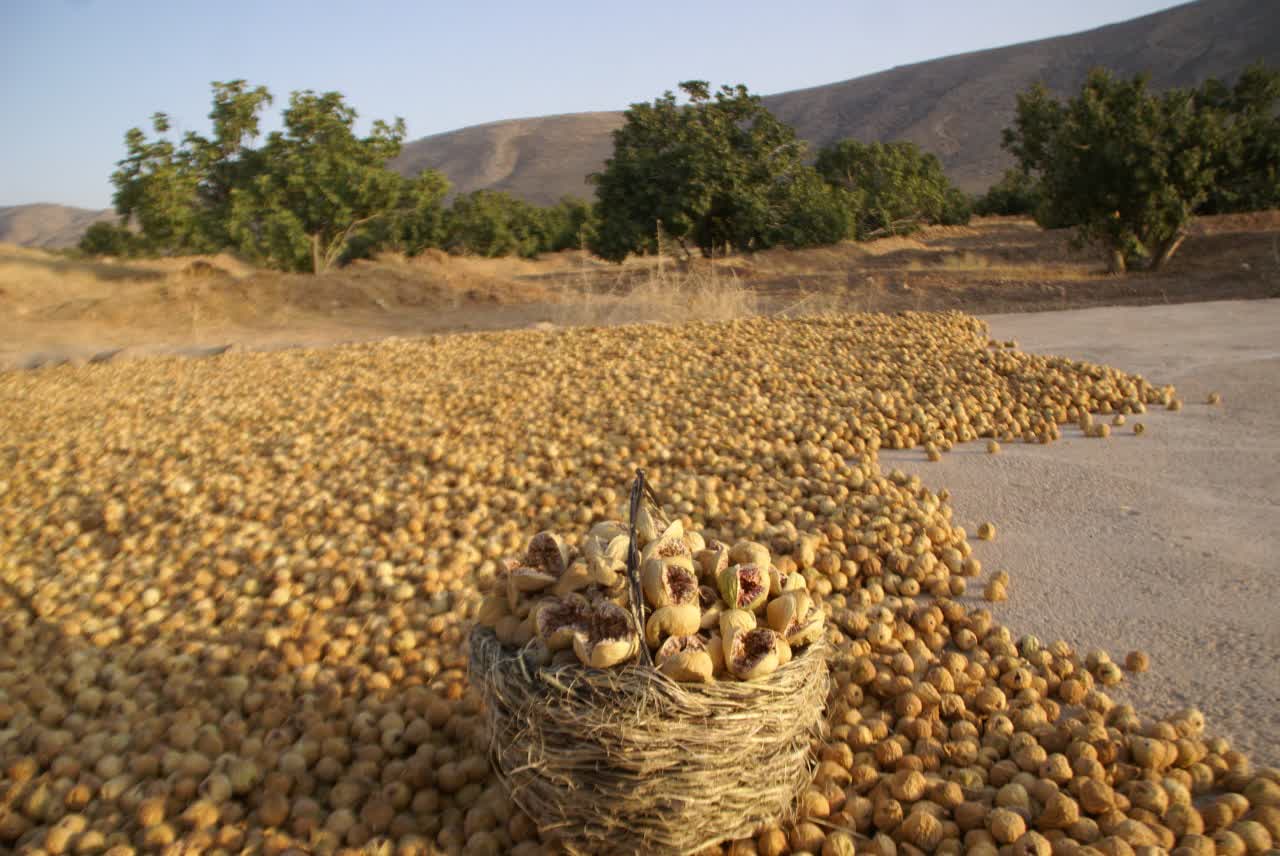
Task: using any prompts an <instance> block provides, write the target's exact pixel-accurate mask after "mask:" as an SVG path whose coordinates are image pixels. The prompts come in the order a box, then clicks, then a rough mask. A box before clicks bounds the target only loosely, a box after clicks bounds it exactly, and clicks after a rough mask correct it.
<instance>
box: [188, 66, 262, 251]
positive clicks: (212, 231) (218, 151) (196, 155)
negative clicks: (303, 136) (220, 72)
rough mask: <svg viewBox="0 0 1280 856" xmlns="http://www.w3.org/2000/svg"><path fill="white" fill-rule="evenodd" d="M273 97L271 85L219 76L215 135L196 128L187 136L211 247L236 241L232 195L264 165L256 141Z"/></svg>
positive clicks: (215, 91)
mask: <svg viewBox="0 0 1280 856" xmlns="http://www.w3.org/2000/svg"><path fill="white" fill-rule="evenodd" d="M272 100H273V99H272V96H271V93H270V92H269V91H267V88H266V87H265V86H256V87H252V88H251V87H250V86H249V84H248V83H247V82H245V81H244V80H232V81H230V82H227V83H220V82H218V81H214V83H213V109H212V110H211V111H210V112H209V121H210V123H211V124H212V127H213V136H212V138H207V137H204V136H202V135H200V134H196V133H188V134H187V135H186V136H185V137H184V138H183V144H184V149H185V150H186V151H187V152H188V153H189V157H188V160H189V162H190V164H191V166H192V168H193V169H194V170H195V171H196V175H197V185H196V200H195V203H196V205H197V210H198V214H197V219H198V227H199V231H200V234H201V237H202V243H204V244H205V245H206V246H209V247H213V248H219V249H220V248H223V247H229V246H231V245H232V244H233V243H234V242H233V241H232V238H231V235H230V232H229V226H230V222H231V195H232V193H233V191H234V190H235V189H236V188H237V187H244V186H247V185H248V184H249V183H250V182H252V181H253V179H254V177H255V176H257V175H258V173H259V172H261V170H262V159H261V152H260V151H259V150H257V149H254V148H252V147H251V146H250V143H251V142H252V141H253V140H256V139H257V138H258V136H259V135H260V133H261V131H260V128H259V119H260V114H261V112H262V110H263V108H265V107H266V106H267V105H269V104H271V102H272Z"/></svg>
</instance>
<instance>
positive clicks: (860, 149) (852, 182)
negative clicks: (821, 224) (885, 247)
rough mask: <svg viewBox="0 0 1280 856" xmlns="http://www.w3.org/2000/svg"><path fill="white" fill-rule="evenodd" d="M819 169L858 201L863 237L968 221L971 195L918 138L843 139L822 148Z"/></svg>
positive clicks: (859, 233) (858, 221) (856, 214)
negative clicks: (924, 149)
mask: <svg viewBox="0 0 1280 856" xmlns="http://www.w3.org/2000/svg"><path fill="white" fill-rule="evenodd" d="M815 166H816V167H817V170H818V174H819V175H821V176H822V177H823V179H825V180H826V181H827V183H828V184H831V185H832V186H834V187H839V188H841V189H843V190H844V191H845V192H846V193H847V194H848V198H849V199H851V200H853V201H854V209H853V211H852V212H851V213H852V214H853V217H854V223H855V232H856V236H857V237H858V238H860V239H866V238H873V237H878V236H880V235H896V234H902V233H904V232H910V231H912V230H914V229H916V228H918V227H919V226H920V225H922V224H925V223H945V224H954V223H967V222H968V220H969V214H970V203H969V199H968V197H967V196H966V195H965V194H964V193H963V191H961V190H960V189H959V188H957V187H955V186H954V185H952V184H951V181H950V180H949V179H948V178H947V176H946V174H945V173H944V172H943V171H942V163H941V162H940V161H939V160H938V159H937V157H935V156H934V155H932V154H928V153H925V152H922V151H920V149H919V148H918V147H917V146H916V144H915V143H911V142H905V141H904V142H892V143H861V142H858V141H857V140H841V141H840V142H838V143H835V144H833V145H831V146H828V147H826V148H824V149H822V150H821V151H819V152H818V159H817V162H816V163H815Z"/></svg>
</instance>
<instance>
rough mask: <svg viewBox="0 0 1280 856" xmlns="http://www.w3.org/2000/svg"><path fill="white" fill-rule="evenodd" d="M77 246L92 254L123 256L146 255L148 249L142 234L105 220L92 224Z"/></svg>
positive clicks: (82, 250) (83, 251)
mask: <svg viewBox="0 0 1280 856" xmlns="http://www.w3.org/2000/svg"><path fill="white" fill-rule="evenodd" d="M76 246H77V248H78V249H79V250H80V251H81V252H82V253H87V254H89V255H91V256H120V257H122V258H132V257H133V256H139V255H144V254H145V253H146V249H147V248H146V245H145V243H144V242H143V240H142V238H141V236H139V235H137V234H135V233H134V232H132V231H131V230H130V229H129V228H128V227H127V226H123V225H121V224H119V223H109V222H107V221H105V220H99V221H98V222H97V223H92V224H90V226H89V228H88V229H86V230H85V233H84V235H83V236H81V238H80V243H79V244H77V245H76Z"/></svg>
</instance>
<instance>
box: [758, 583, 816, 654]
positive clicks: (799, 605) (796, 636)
mask: <svg viewBox="0 0 1280 856" xmlns="http://www.w3.org/2000/svg"><path fill="white" fill-rule="evenodd" d="M766 615H767V617H768V620H769V627H771V628H772V629H773V630H774V631H776V632H777V633H778V634H779V635H781V636H782V637H783V638H784V639H786V640H787V642H788V644H790V645H792V646H794V647H799V646H802V645H808V644H809V643H810V642H813V641H814V640H815V639H817V638H818V637H820V636H821V635H822V626H823V619H824V617H825V616H824V614H823V612H822V610H821V609H819V608H817V607H816V606H815V605H814V603H813V600H812V599H811V598H810V597H809V593H808V592H805V591H789V592H786V593H785V594H781V595H779V596H778V597H776V598H774V599H773V600H772V601H770V603H769V606H768V608H767V610H766Z"/></svg>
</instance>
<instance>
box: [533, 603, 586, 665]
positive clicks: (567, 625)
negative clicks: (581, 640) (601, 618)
mask: <svg viewBox="0 0 1280 856" xmlns="http://www.w3.org/2000/svg"><path fill="white" fill-rule="evenodd" d="M590 615H591V607H590V605H589V604H588V603H587V599H586V598H585V597H583V596H582V595H580V594H569V595H566V596H564V597H557V598H547V599H546V600H544V601H543V602H542V603H540V604H538V606H537V607H536V608H535V609H534V611H533V616H534V617H533V626H534V629H535V631H536V632H537V634H538V638H539V639H541V640H542V641H543V642H545V643H546V645H547V649H548V650H550V651H552V652H555V651H560V650H563V649H565V648H568V647H570V646H571V645H573V637H574V634H576V633H579V632H583V631H585V630H586V629H587V625H588V622H589V619H590Z"/></svg>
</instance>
